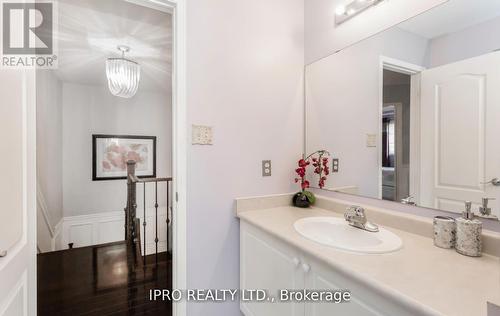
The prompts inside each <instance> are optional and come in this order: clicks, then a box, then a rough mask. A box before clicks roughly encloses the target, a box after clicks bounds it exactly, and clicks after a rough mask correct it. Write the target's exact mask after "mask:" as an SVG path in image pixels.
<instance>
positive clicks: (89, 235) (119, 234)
mask: <svg viewBox="0 0 500 316" xmlns="http://www.w3.org/2000/svg"><path fill="white" fill-rule="evenodd" d="M137 213H138V214H137V215H138V218H140V220H141V240H142V242H144V229H143V226H142V223H143V212H142V210H141V211H139V210H138V211H137ZM166 220H167V208H166V207H159V208H158V240H159V241H158V251H160V252H162V251H166V249H167V245H166V241H167V224H166ZM146 223H147V225H146V254H148V255H149V254H154V253H155V242H154V240H155V237H156V235H155V209H154V208H147V209H146ZM61 226H62V228H61V234H60V235H61V237H60V243H59V244H58V243H57V241H56V242H55V245H56V247H57V250H62V249H68V248H69V246H68V244H69V243H73V247H74V248H78V247H85V246H92V245H99V244H104V243H110V242H116V241H121V240H124V239H125V212H124V211H110V212H102V213H96V214H90V215H80V216H69V217H64V218H63V220H62V225H61ZM142 248H143V245H141V249H142Z"/></svg>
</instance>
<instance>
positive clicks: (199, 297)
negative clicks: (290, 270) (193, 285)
mask: <svg viewBox="0 0 500 316" xmlns="http://www.w3.org/2000/svg"><path fill="white" fill-rule="evenodd" d="M149 299H150V300H151V301H172V302H178V301H182V300H186V301H188V302H226V301H243V302H270V303H276V302H323V303H335V304H340V303H346V302H350V300H351V292H350V291H347V290H289V289H282V290H278V291H276V293H270V292H269V291H267V290H262V289H255V290H248V289H247V290H239V289H218V290H213V289H212V290H210V289H191V290H184V291H182V290H166V289H152V290H150V291H149Z"/></svg>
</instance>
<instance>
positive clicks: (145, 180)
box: [129, 175, 172, 183]
mask: <svg viewBox="0 0 500 316" xmlns="http://www.w3.org/2000/svg"><path fill="white" fill-rule="evenodd" d="M129 179H130V181H132V182H133V183H150V182H168V181H172V178H139V177H137V176H136V175H129Z"/></svg>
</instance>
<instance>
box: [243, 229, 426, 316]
mask: <svg viewBox="0 0 500 316" xmlns="http://www.w3.org/2000/svg"><path fill="white" fill-rule="evenodd" d="M240 260H241V261H240V287H241V289H242V290H250V289H265V290H268V293H269V295H273V296H275V297H276V302H274V303H271V302H265V303H262V302H250V301H242V302H241V304H240V305H241V311H242V312H243V313H244V314H245V316H267V315H269V316H331V315H355V316H375V315H378V316H381V315H388V316H393V315H398V316H410V315H412V316H416V315H428V314H424V313H421V312H420V311H417V310H415V309H414V308H412V307H409V306H408V304H405V303H404V302H397V301H395V300H391V299H390V298H388V297H387V296H386V295H381V294H379V293H378V292H377V291H375V290H372V289H370V288H369V287H368V286H366V285H365V284H361V283H359V282H358V281H356V280H354V279H352V278H350V277H349V276H346V275H343V274H342V273H340V272H337V271H335V269H334V268H332V267H330V266H328V265H326V264H325V263H322V262H320V261H319V260H317V259H315V258H312V257H310V256H308V255H306V254H304V253H303V252H301V251H300V250H298V249H295V248H294V247H292V246H290V245H288V244H287V243H285V242H283V241H282V240H280V239H278V238H276V237H274V236H272V235H271V234H269V233H266V232H264V231H263V230H261V229H259V228H257V227H255V226H253V225H251V224H248V223H246V222H244V221H241V225H240ZM281 289H295V290H301V289H302V290H303V289H311V290H329V289H333V290H349V291H350V292H351V301H350V302H348V303H340V304H335V303H333V302H328V303H311V302H310V303H300V302H293V303H287V302H279V297H278V294H279V290H281Z"/></svg>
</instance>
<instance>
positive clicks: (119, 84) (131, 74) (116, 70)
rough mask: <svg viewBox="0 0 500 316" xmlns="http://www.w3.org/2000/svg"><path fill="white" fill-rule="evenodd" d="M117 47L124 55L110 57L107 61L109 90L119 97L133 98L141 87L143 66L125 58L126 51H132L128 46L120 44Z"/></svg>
mask: <svg viewBox="0 0 500 316" xmlns="http://www.w3.org/2000/svg"><path fill="white" fill-rule="evenodd" d="M117 48H118V50H119V51H120V52H121V53H122V57H121V58H108V60H107V61H106V76H107V77H108V87H109V91H111V93H112V94H113V95H114V96H117V97H121V98H131V97H133V96H134V95H135V94H136V92H137V89H138V88H139V81H140V80H141V66H140V65H139V64H138V63H137V62H135V61H132V60H130V59H126V58H125V53H128V52H129V51H130V48H129V47H128V46H123V45H120V46H118V47H117Z"/></svg>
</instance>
